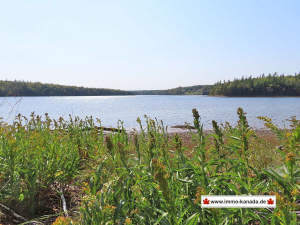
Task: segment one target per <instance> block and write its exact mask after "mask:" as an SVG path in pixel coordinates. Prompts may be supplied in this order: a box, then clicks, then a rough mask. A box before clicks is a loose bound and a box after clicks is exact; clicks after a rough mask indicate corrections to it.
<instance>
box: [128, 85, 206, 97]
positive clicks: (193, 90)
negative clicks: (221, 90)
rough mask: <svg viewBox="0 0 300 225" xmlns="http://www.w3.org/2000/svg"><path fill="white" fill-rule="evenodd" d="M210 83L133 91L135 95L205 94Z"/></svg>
mask: <svg viewBox="0 0 300 225" xmlns="http://www.w3.org/2000/svg"><path fill="white" fill-rule="evenodd" d="M209 88H210V85H195V86H189V87H177V88H172V89H167V90H142V91H133V93H134V94H136V95H207V94H208V93H209Z"/></svg>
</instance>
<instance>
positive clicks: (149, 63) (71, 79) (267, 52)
mask: <svg viewBox="0 0 300 225" xmlns="http://www.w3.org/2000/svg"><path fill="white" fill-rule="evenodd" d="M269 72H271V73H273V72H278V73H292V74H294V73H295V72H300V1H299V0H294V1H292V0H235V1H234V0H219V1H217V0H205V1H204V0H194V1H192V0H185V1H183V0H180V1H179V0H178V1H177V0H105V1H102V0H85V1H83V0H81V1H76V0H42V1H41V0H18V1H16V0H9V1H8V0H0V79H8V80H14V79H17V80H26V81H41V82H47V83H57V84H68V85H69V84H70V85H78V86H85V87H99V88H101V87H103V88H117V89H126V90H134V89H165V88H172V87H178V86H188V85H197V84H212V83H214V82H216V81H218V80H224V79H225V80H228V79H233V78H235V77H241V76H242V75H245V76H248V75H259V74H261V73H269Z"/></svg>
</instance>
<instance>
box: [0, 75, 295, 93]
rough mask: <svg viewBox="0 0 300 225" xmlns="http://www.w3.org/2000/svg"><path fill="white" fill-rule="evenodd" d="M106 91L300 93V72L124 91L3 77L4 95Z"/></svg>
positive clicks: (1, 90) (1, 86) (0, 83)
mask: <svg viewBox="0 0 300 225" xmlns="http://www.w3.org/2000/svg"><path fill="white" fill-rule="evenodd" d="M103 95H221V96H241V97H243V96H245V97H246V96H300V73H298V74H295V75H287V76H285V75H278V74H277V73H274V74H269V75H267V76H265V75H261V76H259V77H251V76H250V77H247V78H245V77H242V78H241V79H235V80H233V81H223V82H221V81H220V82H218V83H216V84H214V85H195V86H189V87H177V88H172V89H167V90H140V91H122V90H115V89H104V88H84V87H76V86H65V85H56V84H42V83H39V82H24V81H0V96H103Z"/></svg>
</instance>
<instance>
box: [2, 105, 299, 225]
mask: <svg viewBox="0 0 300 225" xmlns="http://www.w3.org/2000/svg"><path fill="white" fill-rule="evenodd" d="M191 116H193V118H194V124H193V126H194V127H195V130H194V131H190V132H189V133H186V134H173V133H168V131H167V127H165V126H164V124H163V122H162V121H158V120H153V119H151V118H148V117H145V118H144V120H145V121H146V126H143V125H142V124H143V123H142V121H141V119H140V118H138V119H137V123H138V124H139V125H140V131H139V132H127V131H126V130H125V129H124V127H123V125H122V122H119V123H118V130H117V131H116V132H111V133H106V132H104V131H103V129H101V128H100V127H101V121H100V120H94V119H93V118H91V117H88V118H86V119H79V118H77V117H75V118H72V117H70V118H69V119H68V120H65V119H63V118H60V119H58V120H53V119H51V118H49V117H48V115H47V114H46V115H45V116H42V117H41V116H38V115H35V114H32V115H31V117H30V118H25V117H23V116H22V115H18V116H17V117H16V119H15V121H14V123H13V124H12V125H8V124H5V123H1V126H0V224H3V225H5V224H23V225H25V224H55V225H69V224H83V225H92V224H95V225H96V224H107V225H108V224H127V225H128V224H149V225H150V224H161V225H179V224H185V225H197V224H215V225H219V224H223V225H225V224H227V225H233V224H252V225H256V224H257V225H258V224H276V225H277V224H279V225H292V224H297V212H299V211H300V206H299V201H300V193H299V188H300V169H299V149H300V122H299V121H297V120H296V119H291V120H290V124H291V126H290V127H289V128H288V129H279V128H277V127H276V126H275V125H274V124H273V123H272V121H271V120H270V119H269V118H266V117H261V118H260V119H261V120H263V121H264V122H265V126H266V129H268V130H269V131H268V132H266V133H259V132H257V131H255V130H253V129H252V128H251V127H249V125H248V123H247V119H246V114H245V113H244V112H243V110H242V109H241V108H239V109H238V110H237V120H238V123H237V125H236V126H231V125H230V124H228V123H226V124H224V125H222V126H220V125H218V124H217V123H216V122H215V121H212V126H213V130H212V131H211V132H204V130H203V126H202V123H201V118H200V116H199V114H198V112H197V110H195V109H194V110H193V111H192V113H191ZM201 195H276V198H277V207H276V208H275V209H268V208H266V209H242V208H241V209H238V208H235V209H234V208H232V209H203V208H201ZM298 223H299V218H298Z"/></svg>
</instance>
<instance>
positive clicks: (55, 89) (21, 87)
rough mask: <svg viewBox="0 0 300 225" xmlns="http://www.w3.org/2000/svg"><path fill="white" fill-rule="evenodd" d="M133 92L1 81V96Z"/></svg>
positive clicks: (99, 94)
mask: <svg viewBox="0 0 300 225" xmlns="http://www.w3.org/2000/svg"><path fill="white" fill-rule="evenodd" d="M132 94H133V93H132V92H129V91H121V90H114V89H105V88H84V87H76V86H65V85H57V84H43V83H40V82H25V81H0V96H103V95H132Z"/></svg>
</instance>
